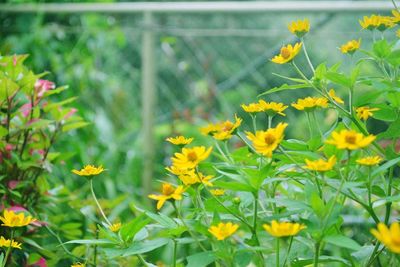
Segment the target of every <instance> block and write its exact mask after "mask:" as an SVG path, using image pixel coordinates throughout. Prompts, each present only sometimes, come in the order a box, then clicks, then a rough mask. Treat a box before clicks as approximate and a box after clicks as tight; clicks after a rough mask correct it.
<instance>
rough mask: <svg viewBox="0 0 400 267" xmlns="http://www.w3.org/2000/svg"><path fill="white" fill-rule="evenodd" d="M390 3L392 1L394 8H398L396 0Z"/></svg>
mask: <svg viewBox="0 0 400 267" xmlns="http://www.w3.org/2000/svg"><path fill="white" fill-rule="evenodd" d="M392 3H393V6H394V8H395V9H396V10H399V7H398V6H397V4H396V1H395V0H392Z"/></svg>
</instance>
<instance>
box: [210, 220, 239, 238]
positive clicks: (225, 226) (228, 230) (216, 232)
mask: <svg viewBox="0 0 400 267" xmlns="http://www.w3.org/2000/svg"><path fill="white" fill-rule="evenodd" d="M238 228H239V225H237V224H233V223H231V222H228V223H222V222H221V223H219V224H218V225H217V226H211V227H210V228H209V229H208V231H209V232H210V233H211V234H212V235H213V236H215V237H216V238H217V240H224V239H225V238H227V237H229V236H231V235H233V234H234V233H235V232H236V230H237V229H238Z"/></svg>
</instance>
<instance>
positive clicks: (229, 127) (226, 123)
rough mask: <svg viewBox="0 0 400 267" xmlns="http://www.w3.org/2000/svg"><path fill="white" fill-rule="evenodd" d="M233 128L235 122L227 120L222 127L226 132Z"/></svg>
mask: <svg viewBox="0 0 400 267" xmlns="http://www.w3.org/2000/svg"><path fill="white" fill-rule="evenodd" d="M232 128H233V123H232V122H230V121H227V122H225V123H224V127H222V131H224V132H229V131H230V130H232Z"/></svg>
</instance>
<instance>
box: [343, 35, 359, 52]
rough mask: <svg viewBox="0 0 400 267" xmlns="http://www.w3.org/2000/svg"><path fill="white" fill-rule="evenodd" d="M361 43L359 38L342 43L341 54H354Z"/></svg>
mask: <svg viewBox="0 0 400 267" xmlns="http://www.w3.org/2000/svg"><path fill="white" fill-rule="evenodd" d="M360 45H361V39H358V41H357V40H351V41H348V42H347V43H345V44H344V45H342V46H341V47H340V51H342V53H343V54H350V55H352V54H354V52H356V51H357V50H358V49H359V48H360Z"/></svg>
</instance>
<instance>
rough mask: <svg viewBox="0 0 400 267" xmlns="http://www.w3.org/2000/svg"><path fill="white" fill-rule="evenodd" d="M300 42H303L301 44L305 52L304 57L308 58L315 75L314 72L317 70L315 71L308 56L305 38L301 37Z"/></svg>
mask: <svg viewBox="0 0 400 267" xmlns="http://www.w3.org/2000/svg"><path fill="white" fill-rule="evenodd" d="M300 40H301V42H302V43H303V51H304V55H305V56H306V59H307V62H308V65H309V66H310V68H311V70H312V72H313V73H314V72H315V69H314V66H313V64H312V63H311V60H310V57H309V56H308V53H307V49H306V44H305V42H304V38H303V37H301V38H300Z"/></svg>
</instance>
